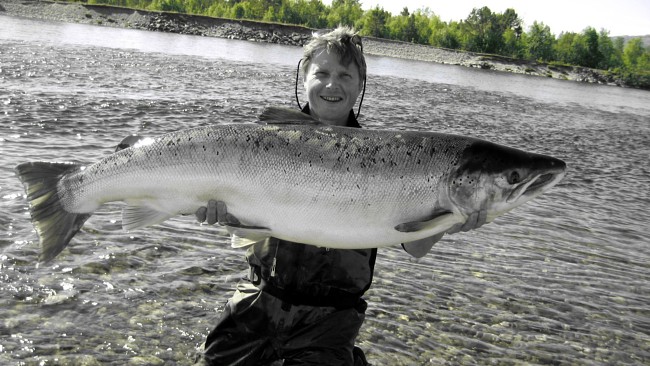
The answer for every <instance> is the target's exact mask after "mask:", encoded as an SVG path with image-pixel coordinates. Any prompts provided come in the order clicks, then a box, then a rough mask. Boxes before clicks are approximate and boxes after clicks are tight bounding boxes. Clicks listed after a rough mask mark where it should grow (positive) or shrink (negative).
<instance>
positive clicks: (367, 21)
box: [357, 6, 391, 38]
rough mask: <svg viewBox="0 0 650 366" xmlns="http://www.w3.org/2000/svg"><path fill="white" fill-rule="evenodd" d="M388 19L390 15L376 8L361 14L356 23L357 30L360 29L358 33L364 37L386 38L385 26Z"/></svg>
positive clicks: (386, 29) (382, 9)
mask: <svg viewBox="0 0 650 366" xmlns="http://www.w3.org/2000/svg"><path fill="white" fill-rule="evenodd" d="M390 17H391V14H390V13H389V12H387V11H385V10H384V8H380V7H379V6H376V7H375V8H373V9H370V10H368V11H366V12H365V13H364V14H363V16H362V17H361V19H359V22H358V23H357V28H360V29H361V30H360V33H361V34H363V35H365V36H372V37H378V38H387V37H388V28H387V27H386V24H387V23H388V21H389V19H390Z"/></svg>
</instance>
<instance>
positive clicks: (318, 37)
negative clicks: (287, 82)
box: [296, 25, 366, 116]
mask: <svg viewBox="0 0 650 366" xmlns="http://www.w3.org/2000/svg"><path fill="white" fill-rule="evenodd" d="M322 49H325V50H326V51H327V52H328V53H330V52H334V53H335V54H336V55H338V56H339V59H340V60H341V63H342V64H343V65H349V64H350V63H352V62H354V63H356V65H357V67H358V68H359V82H360V83H362V84H363V93H362V94H361V101H360V102H359V111H361V103H362V102H363V95H364V94H365V92H366V58H365V57H364V55H363V44H362V42H361V37H360V36H359V35H358V34H357V33H356V32H355V31H354V29H352V28H350V27H347V26H341V25H340V26H338V27H337V28H335V29H325V30H320V31H317V32H314V33H312V38H311V41H309V43H307V44H306V45H305V46H304V48H303V56H302V58H301V59H300V61H299V62H298V70H297V71H296V102H298V107H301V106H300V101H299V100H298V77H299V76H298V75H299V73H300V70H301V67H300V66H301V63H302V72H303V75H306V74H307V71H308V70H309V66H310V65H311V60H312V59H313V58H314V55H315V54H316V52H318V51H319V50H322ZM359 113H360V112H357V116H358V115H359Z"/></svg>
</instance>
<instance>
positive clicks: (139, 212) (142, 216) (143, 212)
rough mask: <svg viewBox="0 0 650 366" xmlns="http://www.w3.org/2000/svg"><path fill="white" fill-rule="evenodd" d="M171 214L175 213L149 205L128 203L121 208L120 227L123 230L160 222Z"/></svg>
mask: <svg viewBox="0 0 650 366" xmlns="http://www.w3.org/2000/svg"><path fill="white" fill-rule="evenodd" d="M173 216H175V215H174V214H171V215H170V214H169V213H168V212H162V211H158V210H156V209H154V208H151V207H147V206H133V205H129V206H126V207H124V208H123V209H122V228H123V229H124V230H134V229H139V228H142V227H146V226H151V225H156V224H160V223H161V222H163V221H165V220H167V219H169V218H171V217H173Z"/></svg>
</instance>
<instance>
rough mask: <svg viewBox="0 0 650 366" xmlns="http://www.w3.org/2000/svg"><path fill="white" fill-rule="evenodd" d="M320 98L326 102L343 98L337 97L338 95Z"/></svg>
mask: <svg viewBox="0 0 650 366" xmlns="http://www.w3.org/2000/svg"><path fill="white" fill-rule="evenodd" d="M321 99H323V100H326V101H328V102H338V101H340V100H342V99H343V98H339V97H321Z"/></svg>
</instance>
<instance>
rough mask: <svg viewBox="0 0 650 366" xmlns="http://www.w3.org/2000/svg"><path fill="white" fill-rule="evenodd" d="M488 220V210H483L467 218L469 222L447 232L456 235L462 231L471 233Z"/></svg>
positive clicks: (457, 225)
mask: <svg viewBox="0 0 650 366" xmlns="http://www.w3.org/2000/svg"><path fill="white" fill-rule="evenodd" d="M486 219H487V210H486V209H481V210H479V211H476V212H472V214H471V215H469V217H468V218H467V221H465V222H464V223H460V224H456V225H454V226H452V227H451V229H449V230H447V234H455V233H457V232H460V231H470V230H473V229H478V228H480V227H481V226H483V224H485V220H486Z"/></svg>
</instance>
